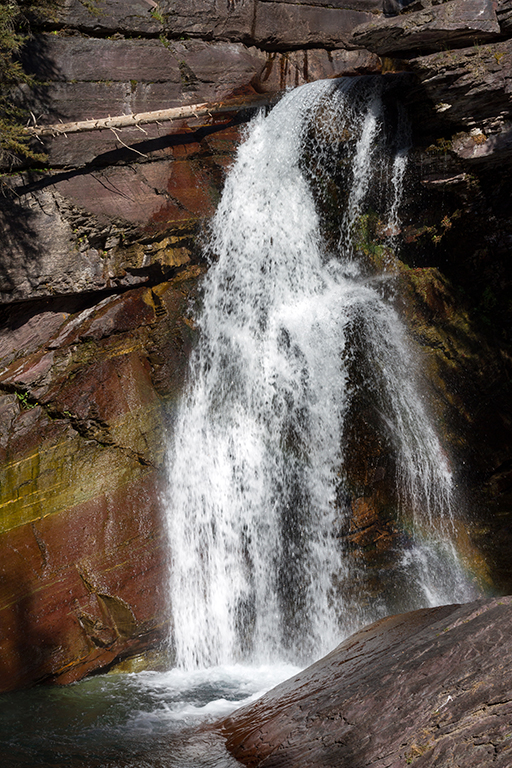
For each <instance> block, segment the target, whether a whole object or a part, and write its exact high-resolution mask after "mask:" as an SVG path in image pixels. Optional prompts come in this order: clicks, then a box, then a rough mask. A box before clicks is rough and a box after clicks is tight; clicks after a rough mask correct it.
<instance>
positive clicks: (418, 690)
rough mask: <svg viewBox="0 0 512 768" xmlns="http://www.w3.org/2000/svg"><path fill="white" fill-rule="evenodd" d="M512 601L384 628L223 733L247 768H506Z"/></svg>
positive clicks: (419, 616)
mask: <svg viewBox="0 0 512 768" xmlns="http://www.w3.org/2000/svg"><path fill="white" fill-rule="evenodd" d="M511 631H512V598H510V597H507V598H501V599H494V600H490V601H488V602H486V601H480V602H477V603H470V604H468V605H463V606H460V605H449V606H443V607H440V608H431V609H425V610H421V611H415V612H413V613H410V614H403V615H400V616H392V617H389V618H387V619H383V620H381V621H379V622H377V623H376V624H373V625H371V626H369V627H366V628H365V629H363V630H361V631H360V632H357V633H356V634H355V635H353V636H352V637H349V638H348V639H347V640H345V642H344V643H342V644H341V645H340V646H339V647H338V648H336V649H335V650H334V651H332V652H331V653H330V654H329V655H328V656H326V657H325V658H323V659H321V660H320V661H318V662H316V663H315V664H313V665H312V666H311V667H309V668H308V669H306V670H304V672H301V673H299V674H298V675H296V676H295V677H294V678H292V679H290V680H288V681H286V682H285V683H282V684H281V685H279V686H277V688H274V689H273V690H272V691H270V692H269V693H267V694H266V695H265V696H263V698H261V699H260V700H259V701H257V702H256V703H254V704H252V705H250V706H248V707H245V708H244V709H241V710H239V711H238V712H236V713H235V714H234V715H232V716H231V717H230V718H228V719H227V720H225V721H224V722H223V723H222V724H221V725H220V726H219V728H220V730H221V732H222V734H223V735H224V737H225V739H226V744H227V747H228V750H229V751H230V753H231V754H232V755H233V756H234V757H235V758H236V759H237V760H238V761H239V762H240V763H241V764H242V765H245V766H247V768H278V767H279V768H287V767H288V766H293V768H306V767H307V768H331V767H332V766H337V768H370V766H378V768H385V766H396V768H399V766H400V767H401V766H406V765H410V764H413V765H414V766H417V768H427V766H432V765H435V766H436V767H437V768H445V766H446V768H447V767H448V766H453V765H460V766H462V765H463V766H464V768H481V766H490V765H492V766H496V768H507V767H508V766H510V763H511V758H512V734H511V731H510V722H511V717H512V696H511V693H510V691H511V690H512V649H511V647H510V643H509V636H510V632H511Z"/></svg>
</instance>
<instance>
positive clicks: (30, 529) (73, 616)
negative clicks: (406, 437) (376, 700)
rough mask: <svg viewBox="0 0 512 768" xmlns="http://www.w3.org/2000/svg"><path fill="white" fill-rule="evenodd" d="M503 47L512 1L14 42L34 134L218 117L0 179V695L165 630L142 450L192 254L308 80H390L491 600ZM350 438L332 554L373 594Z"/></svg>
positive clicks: (379, 473) (156, 480) (503, 165)
mask: <svg viewBox="0 0 512 768" xmlns="http://www.w3.org/2000/svg"><path fill="white" fill-rule="evenodd" d="M511 30H512V3H511V2H510V0H501V2H494V3H493V2H490V0H471V1H470V2H469V0H466V1H465V2H462V0H448V1H447V2H435V1H432V2H427V0H418V2H413V3H394V4H393V3H391V4H390V3H387V2H385V3H384V4H383V3H382V2H381V1H380V0H335V1H334V2H333V0H331V1H330V2H324V1H323V0H310V2H297V0H296V1H295V2H293V3H290V2H282V1H281V0H274V1H273V2H269V1H267V0H233V1H231V0H230V1H229V2H224V1H223V0H200V1H197V0H196V2H183V0H180V2H177V1H176V2H175V1H174V0H161V1H160V2H159V3H155V2H153V0H129V2H126V1H121V0H92V2H82V0H62V2H60V3H59V4H58V5H57V11H56V13H55V14H54V16H53V17H52V18H48V19H47V21H46V22H44V23H42V24H41V25H40V26H39V27H37V28H35V29H34V30H33V35H32V37H31V39H30V40H29V42H28V43H27V45H26V47H25V50H24V52H23V63H24V66H25V68H26V70H27V71H28V72H30V73H31V74H32V75H33V77H34V83H33V85H32V86H31V87H30V88H29V87H28V86H26V85H25V86H20V88H19V89H18V92H17V94H16V99H17V100H18V102H19V103H21V104H23V105H25V106H26V107H27V108H28V109H29V110H30V111H31V113H32V116H33V119H34V120H35V121H36V122H37V123H38V124H51V123H56V122H60V121H62V122H67V121H71V120H76V119H85V118H88V117H91V118H92V117H94V118H98V117H107V116H109V115H117V114H124V113H137V112H145V111H151V110H157V109H162V108H168V107H172V106H180V105H183V104H197V103H201V102H204V101H224V102H227V103H233V111H232V112H231V113H227V114H223V115H217V116H214V117H211V118H210V117H207V118H204V119H201V118H197V119H196V118H193V119H188V120H182V121H178V122H173V123H169V122H167V123H161V124H154V125H148V126H142V127H141V128H140V129H139V128H130V129H124V130H122V131H116V130H102V131H93V132H90V133H82V134H73V135H69V136H68V137H66V136H54V137H49V138H45V139H43V142H44V146H43V148H44V150H45V152H46V153H47V156H48V167H45V168H35V167H24V168H18V169H17V171H16V172H14V173H11V174H9V175H6V176H5V177H4V187H3V189H4V195H3V197H2V201H1V206H0V218H1V226H2V231H3V238H2V251H1V256H0V302H1V304H2V306H1V308H0V316H1V318H2V326H1V330H0V363H1V370H0V410H1V412H2V418H1V421H0V431H1V432H0V472H1V473H2V482H1V489H2V491H1V493H2V501H1V518H0V519H1V531H2V534H1V536H0V548H1V555H0V562H1V566H0V567H1V569H2V581H1V587H0V589H1V591H0V616H1V617H2V626H3V627H4V631H3V633H2V637H1V638H0V643H1V646H0V690H6V689H11V688H16V687H19V686H22V685H30V684H32V683H34V682H37V681H40V680H56V681H58V682H67V681H70V680H75V679H78V678H80V677H81V676H83V675H84V674H87V673H88V672H90V671H92V670H94V669H97V668H100V667H105V666H107V665H109V664H111V663H112V662H113V661H114V660H116V659H119V658H122V657H123V656H130V655H134V654H136V653H138V652H140V651H142V650H144V649H146V648H148V647H154V646H155V645H157V644H158V643H159V642H160V641H161V639H162V637H163V636H164V635H165V633H166V632H167V627H168V623H169V616H168V609H167V607H166V599H165V580H166V577H165V573H166V551H167V546H166V545H164V539H165V529H164V524H163V519H162V494H163V493H164V488H165V467H164V465H165V455H164V454H165V450H164V443H165V441H164V437H163V436H164V433H165V432H166V430H168V429H170V428H171V426H172V414H173V405H174V403H175V401H176V399H177V397H178V396H179V392H180V388H181V387H182V384H183V380H184V376H185V371H186V362H187V355H188V351H189V349H190V346H191V344H192V343H193V337H194V327H193V321H192V320H191V318H190V317H189V314H188V311H189V310H188V308H189V306H190V302H191V300H192V301H193V300H194V297H195V296H196V293H197V285H198V280H199V278H200V276H201V274H202V273H203V272H204V270H205V268H206V265H205V264H204V263H203V260H202V259H203V257H202V256H201V248H200V241H201V237H202V236H203V233H204V227H205V226H206V222H207V220H208V217H209V216H210V214H211V212H212V211H213V210H214V207H215V203H216V201H217V199H218V195H219V192H220V189H221V187H222V183H223V178H224V174H225V170H226V168H227V167H228V166H229V164H230V162H231V158H232V156H233V152H234V148H235V146H236V143H237V141H238V140H239V137H240V131H241V127H242V126H243V123H244V122H245V121H246V120H247V119H248V117H249V116H250V115H251V114H252V113H253V111H254V109H253V108H252V107H251V104H252V103H253V102H255V101H257V100H258V99H260V98H261V94H268V95H269V97H271V96H272V95H274V94H279V92H281V91H282V90H283V89H284V88H286V87H288V86H295V85H299V84H301V83H303V82H306V81H310V80H314V79H319V78H323V77H336V76H343V75H360V74H367V73H379V72H386V73H389V75H387V76H389V77H392V76H393V72H398V71H400V72H402V73H404V72H405V73H406V74H405V75H402V76H403V77H405V80H404V82H406V83H407V87H406V88H405V89H404V97H405V99H406V101H407V102H408V107H409V110H410V113H411V117H412V121H413V130H414V150H413V152H412V162H411V173H410V180H409V185H410V186H409V192H408V203H407V206H406V211H405V221H404V229H403V233H402V240H403V242H402V249H401V258H402V262H403V263H402V267H401V268H400V269H401V276H402V281H403V285H404V299H403V301H404V311H406V312H407V313H408V315H409V317H410V322H411V329H412V333H413V335H414V337H415V338H416V341H417V342H418V344H419V345H420V346H422V347H423V350H424V353H425V356H426V358H427V360H428V367H429V377H430V379H431V382H432V383H433V386H434V388H435V390H436V392H437V406H436V407H437V408H438V412H439V416H440V418H441V419H442V420H443V423H444V424H445V429H446V435H447V439H448V441H449V443H450V444H451V446H452V449H453V451H454V452H455V454H456V457H457V461H458V465H459V467H460V472H459V474H460V479H461V482H464V483H465V484H466V485H467V487H468V489H469V491H468V495H469V496H470V504H469V508H470V509H471V510H472V513H474V514H473V515H472V520H471V521H466V524H467V525H466V524H465V526H464V530H466V528H467V529H469V531H470V536H469V537H468V536H467V535H466V534H465V533H464V534H462V533H461V542H460V546H461V548H462V550H463V551H465V552H466V556H467V558H468V560H471V561H472V564H473V565H474V566H475V565H476V566H477V567H476V571H477V573H478V575H479V578H480V579H481V582H482V583H489V582H490V583H492V584H493V585H494V587H495V588H496V589H498V590H500V591H508V590H509V589H510V588H511V587H512V571H511V569H510V564H509V557H508V552H509V545H510V533H509V530H510V527H509V522H510V514H511V509H512V506H511V504H512V495H511V494H512V454H511V452H510V436H511V435H510V431H511V428H512V413H511V410H510V405H509V402H510V398H509V389H510V383H509V382H510V380H511V367H510V366H511V356H510V341H511V339H510V330H509V329H510V320H511V317H510V314H511V312H512V307H511V305H510V301H509V298H508V297H509V286H510V283H511V274H510V267H509V266H508V252H509V248H510V243H511V241H512V220H511V218H510V211H509V208H508V204H507V202H508V200H509V195H510V189H509V187H510V182H509V175H508V173H507V171H508V169H509V163H510V159H511V152H510V148H511V138H510V136H511V134H510V125H511V106H510V77H511V75H510V73H511V71H512V70H511V61H512V59H511V56H512V52H511V50H510V48H511V44H510V39H509V36H510V35H511V34H512V31H511ZM242 102H243V104H244V105H245V108H244V110H240V109H239V106H240V103H242ZM6 170H7V169H6ZM372 237H374V238H376V240H377V241H378V233H377V232H376V231H375V232H373V234H372ZM361 413H362V416H361V419H362V421H363V422H364V421H365V412H364V409H363V410H362V411H361ZM360 426H361V425H360ZM361 428H362V429H363V431H364V430H366V432H367V433H368V435H369V437H368V441H367V443H368V444H371V445H373V448H372V450H373V449H374V451H373V454H372V452H371V451H370V453H369V455H368V456H366V457H365V456H363V457H361V456H359V457H357V458H356V459H355V461H354V468H353V481H354V498H353V501H352V507H353V511H354V515H353V521H352V525H351V530H350V531H348V532H347V536H348V537H349V540H350V542H351V546H353V547H354V549H355V550H357V551H358V552H359V553H360V555H361V557H363V558H366V559H367V561H368V562H369V563H370V564H373V567H374V568H375V574H378V569H379V568H381V567H383V565H384V566H385V558H386V552H387V551H388V549H389V547H388V545H385V542H388V544H389V542H391V541H392V540H393V538H394V537H395V536H396V535H397V534H398V533H399V531H398V530H397V528H396V521H393V520H392V519H389V518H388V517H386V515H385V514H384V512H383V509H384V506H385V503H384V502H383V499H385V498H386V489H385V477H386V458H385V456H382V451H381V448H380V447H379V446H378V445H377V443H376V441H375V438H374V437H373V436H372V429H373V425H372V418H371V414H369V415H368V418H367V419H366V422H365V423H364V424H362V426H361ZM475 500H476V501H475ZM171 545H172V542H171ZM381 550H382V551H381Z"/></svg>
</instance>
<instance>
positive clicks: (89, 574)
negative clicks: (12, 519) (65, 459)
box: [0, 472, 167, 691]
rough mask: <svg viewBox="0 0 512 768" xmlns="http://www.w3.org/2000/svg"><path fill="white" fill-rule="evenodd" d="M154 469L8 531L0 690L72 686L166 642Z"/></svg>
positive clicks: (157, 485)
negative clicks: (45, 684)
mask: <svg viewBox="0 0 512 768" xmlns="http://www.w3.org/2000/svg"><path fill="white" fill-rule="evenodd" d="M161 491H162V487H161V482H160V481H159V478H158V477H157V476H156V474H155V473H154V472H148V473H147V475H146V476H144V477H141V478H140V479H139V480H138V481H133V482H128V484H127V485H126V486H124V487H123V486H120V487H117V488H115V489H114V490H113V491H112V492H110V493H108V492H106V493H104V494H102V495H98V496H96V497H95V498H93V499H91V500H89V501H87V502H84V503H83V504H78V505H76V506H74V507H69V508H68V509H65V510H62V511H58V512H55V513H53V512H52V511H51V508H50V513H49V514H48V515H46V516H45V517H42V518H40V519H38V520H35V521H32V522H30V523H26V524H25V525H21V526H18V527H16V528H13V529H12V530H10V531H8V532H7V533H4V534H3V536H2V544H1V547H2V557H1V566H0V574H1V575H0V578H1V595H2V604H1V608H0V616H1V621H2V638H1V642H0V659H1V661H0V690H3V691H6V690H11V689H15V688H18V687H22V686H26V685H31V684H33V683H34V682H38V681H40V680H53V681H56V682H59V683H69V682H73V681H74V680H79V679H80V678H82V677H83V676H84V675H86V674H88V673H90V672H92V671H94V670H95V669H98V668H100V667H105V666H106V665H108V664H109V663H111V662H112V661H113V660H114V659H115V658H117V657H119V656H120V655H133V654H135V653H137V652H138V651H141V650H144V649H146V648H147V647H151V646H154V645H155V644H157V643H158V642H159V641H162V640H163V639H164V638H165V635H166V631H167V610H166V596H165V581H166V580H165V572H166V552H167V546H166V541H165V535H164V532H163V528H162V520H161V514H162V511H161V509H160V505H159V504H158V498H159V494H160V493H161Z"/></svg>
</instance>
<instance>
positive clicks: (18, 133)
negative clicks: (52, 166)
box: [0, 0, 56, 168]
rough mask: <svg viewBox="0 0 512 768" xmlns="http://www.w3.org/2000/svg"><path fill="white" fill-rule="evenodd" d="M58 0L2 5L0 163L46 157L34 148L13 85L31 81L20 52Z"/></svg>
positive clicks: (25, 0)
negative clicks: (32, 32) (14, 102)
mask: <svg viewBox="0 0 512 768" xmlns="http://www.w3.org/2000/svg"><path fill="white" fill-rule="evenodd" d="M55 5H56V0H38V1H37V2H34V0H4V2H3V3H2V5H0V164H1V165H2V166H3V167H4V168H5V167H6V166H13V165H14V164H15V163H16V162H17V161H19V160H20V159H25V160H34V161H38V162H41V161H44V157H43V156H42V155H41V154H40V153H38V152H34V150H33V149H32V148H31V145H30V137H29V136H28V135H27V134H26V133H25V131H24V130H23V127H24V125H25V123H26V121H27V119H28V117H29V116H28V114H27V113H26V111H25V110H23V109H21V108H20V107H18V106H16V105H15V104H13V98H12V94H13V89H14V88H15V87H16V86H17V85H19V84H20V83H28V84H29V85H30V83H31V78H30V77H29V76H28V75H27V74H26V73H25V72H24V71H23V69H22V67H21V64H20V62H19V60H18V54H19V52H20V50H21V48H22V46H23V44H24V42H25V40H26V39H27V37H28V35H30V33H31V29H32V28H34V27H37V26H39V25H41V24H42V23H43V22H44V21H45V20H48V19H49V18H51V16H52V11H53V9H54V8H55Z"/></svg>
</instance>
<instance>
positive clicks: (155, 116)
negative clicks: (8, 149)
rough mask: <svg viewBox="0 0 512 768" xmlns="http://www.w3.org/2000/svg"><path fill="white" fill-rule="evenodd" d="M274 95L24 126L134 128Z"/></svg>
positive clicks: (44, 131) (39, 130) (35, 131)
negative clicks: (134, 113)
mask: <svg viewBox="0 0 512 768" xmlns="http://www.w3.org/2000/svg"><path fill="white" fill-rule="evenodd" d="M274 98H275V95H274V96H271V95H268V94H265V95H264V96H259V97H257V98H253V99H244V100H243V101H242V100H238V101H231V102H228V101H219V102H210V103H208V102H204V103H203V104H187V105H185V106H183V107H171V108H170V109H158V110H156V111H154V112H139V113H138V114H136V115H117V116H116V117H102V118H98V119H95V120H94V119H93V120H79V121H75V122H72V123H55V124H53V125H34V126H30V127H27V128H26V129H25V130H26V131H27V133H30V134H31V135H32V136H38V137H39V136H58V135H61V134H68V133H81V132H84V131H101V130H104V129H114V130H115V129H118V128H133V127H138V126H141V125H147V124H148V123H163V122H167V121H170V120H183V119H187V118H191V117H197V118H199V117H204V116H205V115H208V116H210V117H213V116H214V115H216V114H221V113H226V112H240V111H241V110H243V109H247V108H253V107H263V106H267V105H268V104H270V103H271V102H272V101H273V99H274Z"/></svg>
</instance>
